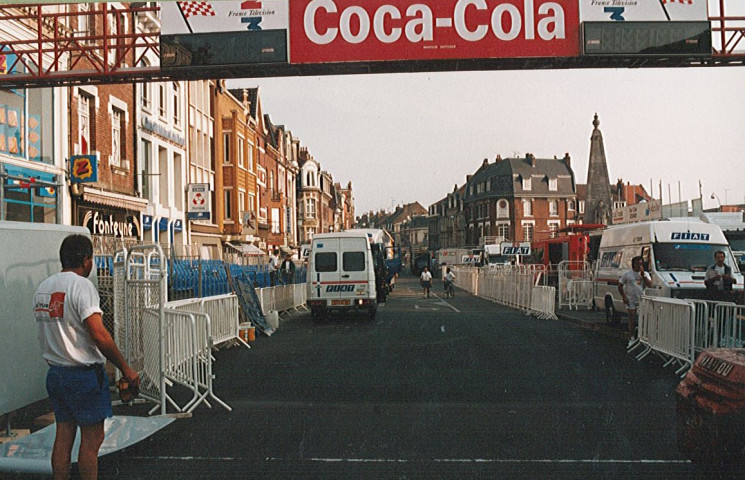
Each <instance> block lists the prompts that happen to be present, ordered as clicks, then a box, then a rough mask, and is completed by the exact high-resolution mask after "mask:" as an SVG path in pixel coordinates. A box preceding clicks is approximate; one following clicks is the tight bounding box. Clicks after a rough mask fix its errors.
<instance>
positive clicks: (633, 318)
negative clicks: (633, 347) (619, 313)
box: [629, 308, 636, 337]
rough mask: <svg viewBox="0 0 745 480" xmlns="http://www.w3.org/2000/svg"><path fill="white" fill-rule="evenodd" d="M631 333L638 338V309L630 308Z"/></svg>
mask: <svg viewBox="0 0 745 480" xmlns="http://www.w3.org/2000/svg"><path fill="white" fill-rule="evenodd" d="M629 333H630V334H631V336H633V337H636V309H635V308H633V309H632V308H629Z"/></svg>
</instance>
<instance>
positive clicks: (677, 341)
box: [629, 296, 697, 374]
mask: <svg viewBox="0 0 745 480" xmlns="http://www.w3.org/2000/svg"><path fill="white" fill-rule="evenodd" d="M638 328H639V333H638V338H637V342H636V343H633V344H631V345H630V346H629V352H631V351H633V350H635V349H636V348H638V347H643V350H642V351H641V353H639V354H638V355H637V356H636V359H637V360H641V359H643V358H645V357H646V356H647V355H649V354H650V353H652V352H654V353H656V354H657V355H659V356H660V357H661V358H663V359H665V360H666V362H665V364H664V366H668V365H672V364H676V365H679V368H678V369H677V370H676V372H675V373H677V374H681V373H683V374H684V373H685V372H686V371H687V370H688V369H689V368H691V366H693V362H694V361H695V359H696V351H695V341H696V336H697V335H696V313H695V306H694V304H693V303H692V302H690V301H688V300H679V299H675V298H661V297H648V296H643V297H642V301H641V305H640V306H639V327H638Z"/></svg>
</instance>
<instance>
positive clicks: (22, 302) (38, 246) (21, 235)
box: [0, 221, 96, 415]
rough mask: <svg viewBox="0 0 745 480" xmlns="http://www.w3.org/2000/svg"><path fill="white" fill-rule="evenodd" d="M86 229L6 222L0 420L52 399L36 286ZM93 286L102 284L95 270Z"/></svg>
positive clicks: (1, 259)
mask: <svg viewBox="0 0 745 480" xmlns="http://www.w3.org/2000/svg"><path fill="white" fill-rule="evenodd" d="M73 233H78V234H83V235H86V236H90V232H89V231H88V229H87V228H84V227H71V226H67V225H56V224H42V223H27V222H5V221H0V245H2V246H3V248H2V252H1V253H0V305H1V306H2V308H0V352H2V355H3V359H4V361H2V362H0V385H2V387H3V388H0V415H4V414H6V413H8V412H12V411H14V410H17V409H19V408H22V407H25V406H27V405H29V404H31V403H34V402H37V401H39V400H43V399H45V398H46V397H47V391H46V386H45V378H46V374H47V369H48V367H47V364H46V363H45V362H44V360H42V358H41V350H40V349H39V341H38V339H37V327H36V322H35V321H34V313H33V299H34V292H35V291H36V287H37V286H38V285H39V284H40V283H41V282H42V280H44V279H45V278H47V277H48V276H50V275H52V274H54V273H57V272H59V271H60V270H61V269H62V265H61V264H60V260H59V249H60V246H61V245H62V240H64V238H65V237H67V236H68V235H70V234H73ZM90 279H91V281H93V282H94V283H96V275H95V269H94V271H93V272H91V277H90Z"/></svg>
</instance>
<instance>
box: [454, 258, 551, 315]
mask: <svg viewBox="0 0 745 480" xmlns="http://www.w3.org/2000/svg"><path fill="white" fill-rule="evenodd" d="M451 270H452V271H453V273H454V274H455V282H454V283H455V286H456V287H458V288H462V289H464V290H466V291H468V292H469V293H471V294H473V295H478V296H481V297H483V298H486V299H487V300H490V301H493V302H496V303H499V304H502V305H505V306H508V307H512V308H516V309H519V310H523V311H525V312H527V313H528V314H531V315H536V316H538V317H539V318H553V319H555V318H557V317H556V314H555V307H556V301H555V295H556V289H555V288H554V287H547V286H545V285H538V283H542V282H545V279H546V276H545V267H544V266H543V265H492V266H490V267H486V268H481V269H479V268H477V267H451ZM534 297H535V298H534Z"/></svg>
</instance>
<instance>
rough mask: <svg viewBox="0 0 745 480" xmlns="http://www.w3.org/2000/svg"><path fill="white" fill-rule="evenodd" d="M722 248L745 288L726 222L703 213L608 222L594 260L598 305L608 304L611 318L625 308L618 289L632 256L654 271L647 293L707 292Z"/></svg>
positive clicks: (689, 295) (678, 295)
mask: <svg viewBox="0 0 745 480" xmlns="http://www.w3.org/2000/svg"><path fill="white" fill-rule="evenodd" d="M718 250H722V251H723V252H724V255H725V258H724V263H726V264H727V265H729V266H730V267H732V274H733V276H734V277H735V278H736V279H737V284H736V285H735V286H734V288H735V289H737V290H742V288H743V275H742V273H740V270H739V268H738V267H737V262H735V259H734V257H733V255H732V251H731V250H730V248H729V245H728V244H727V239H726V238H725V237H724V234H723V233H722V230H721V228H719V226H717V225H711V224H707V223H703V222H701V221H699V220H698V219H692V220H690V221H688V220H675V221H672V220H660V221H651V222H639V223H631V224H627V225H616V226H612V227H608V228H607V229H606V230H604V231H603V236H602V238H601V239H600V248H599V250H598V257H597V262H596V266H595V297H594V298H595V307H596V308H599V309H605V312H606V319H607V320H608V321H609V322H610V321H612V320H613V318H614V316H615V314H616V313H618V312H626V307H625V306H624V303H623V299H622V298H621V296H620V295H619V293H618V278H619V277H620V276H621V275H623V274H624V272H626V271H628V270H630V269H631V259H632V258H634V257H636V256H641V257H642V258H644V270H645V271H647V272H649V274H650V275H651V276H652V286H651V287H649V288H647V289H646V290H645V295H650V296H658V297H672V298H706V297H707V292H706V286H705V285H704V277H705V275H706V269H707V268H708V267H709V266H710V265H713V264H714V252H716V251H718Z"/></svg>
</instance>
